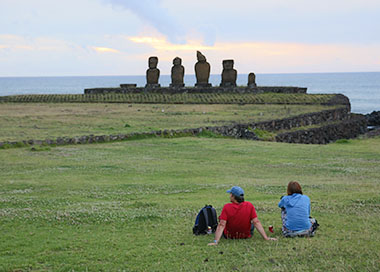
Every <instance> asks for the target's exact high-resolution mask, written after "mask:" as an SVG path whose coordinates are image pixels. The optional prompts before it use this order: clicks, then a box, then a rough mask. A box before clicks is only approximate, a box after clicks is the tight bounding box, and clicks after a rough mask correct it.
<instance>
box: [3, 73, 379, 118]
mask: <svg viewBox="0 0 380 272" xmlns="http://www.w3.org/2000/svg"><path fill="white" fill-rule="evenodd" d="M247 79H248V76H247V75H246V74H241V75H239V76H238V80H237V83H238V85H246V84H247ZM256 81H257V84H258V85H261V86H298V87H307V88H308V90H307V92H308V93H313V94H315V93H342V94H344V95H346V96H348V97H349V99H350V101H351V106H352V112H355V113H364V114H365V113H370V112H372V111H375V110H380V72H372V73H314V74H257V75H256ZM120 83H136V84H137V85H138V86H144V85H145V76H76V77H0V96H5V95H17V94H81V93H83V90H84V89H85V88H94V87H118V86H119V85H120ZM160 83H161V86H169V84H170V76H169V75H162V76H161V77H160ZM210 83H212V84H213V86H217V85H218V84H219V83H220V75H211V76H210ZM185 84H186V85H187V86H194V84H195V76H194V75H186V76H185Z"/></svg>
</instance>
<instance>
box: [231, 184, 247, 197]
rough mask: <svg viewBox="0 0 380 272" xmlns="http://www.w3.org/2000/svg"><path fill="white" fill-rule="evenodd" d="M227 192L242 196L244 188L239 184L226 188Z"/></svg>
mask: <svg viewBox="0 0 380 272" xmlns="http://www.w3.org/2000/svg"><path fill="white" fill-rule="evenodd" d="M227 193H231V194H233V195H234V196H244V190H243V189H242V188H241V187H239V186H234V187H232V188H231V189H229V190H227Z"/></svg>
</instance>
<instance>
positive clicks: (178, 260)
mask: <svg viewBox="0 0 380 272" xmlns="http://www.w3.org/2000/svg"><path fill="white" fill-rule="evenodd" d="M125 123H126V121H125V120H124V122H122V124H125ZM204 136H205V137H199V138H196V137H187V138H174V139H163V138H152V139H143V140H140V141H126V142H119V143H112V144H93V145H83V146H64V147H55V148H47V149H43V148H41V149H38V150H34V151H33V150H31V148H30V147H28V148H18V149H7V150H1V151H0V161H1V162H2V163H1V164H0V222H1V235H0V271H100V270H102V271H181V270H182V271H315V270H318V271H379V270H380V261H379V260H380V251H379V244H380V233H379V231H378V219H379V216H380V197H379V194H378V192H379V191H380V183H379V180H380V174H379V173H380V138H373V139H363V140H349V141H345V142H344V143H343V142H339V143H334V144H329V145H323V146H320V145H291V144H283V143H272V142H259V141H246V140H234V139H224V138H214V137H213V135H204ZM210 137H211V138H210ZM36 151H38V152H36ZM291 180H298V181H299V182H300V183H301V184H302V185H303V190H304V193H305V194H307V195H308V196H310V198H311V201H312V215H313V216H315V217H316V218H317V219H318V221H319V223H320V225H321V227H320V229H319V231H318V233H317V235H316V236H315V237H314V238H310V239H307V238H299V239H285V238H282V237H281V232H280V228H281V220H280V211H279V209H278V208H277V206H276V205H277V203H278V201H279V199H280V196H281V195H284V194H285V191H286V184H287V183H288V182H289V181H291ZM231 185H240V186H242V187H243V188H244V189H245V190H246V200H248V201H251V202H253V204H254V205H255V206H256V209H257V212H258V216H259V219H260V220H261V222H262V224H263V225H264V227H265V229H266V230H267V229H268V226H269V225H274V230H275V233H274V234H271V235H272V236H274V237H278V238H279V240H278V241H277V242H267V241H264V240H263V239H262V238H261V237H260V236H259V235H258V234H257V233H256V234H255V235H254V237H253V238H252V239H247V240H240V241H238V240H228V241H226V240H224V241H221V243H220V245H218V246H217V247H208V246H207V243H208V242H210V241H212V240H213V237H212V236H193V235H192V231H191V229H192V226H193V223H194V220H195V216H196V214H197V212H198V210H199V209H200V208H201V207H203V205H205V204H212V205H213V206H215V207H216V210H217V212H218V214H220V212H221V209H222V207H223V205H224V204H225V203H226V202H228V195H227V194H226V192H225V191H226V190H227V188H229V187H230V186H231Z"/></svg>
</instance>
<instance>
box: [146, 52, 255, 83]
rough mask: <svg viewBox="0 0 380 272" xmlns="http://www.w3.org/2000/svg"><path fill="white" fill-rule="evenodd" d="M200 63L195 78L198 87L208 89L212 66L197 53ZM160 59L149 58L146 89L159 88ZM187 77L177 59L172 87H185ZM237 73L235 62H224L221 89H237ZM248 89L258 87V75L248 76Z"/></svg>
mask: <svg viewBox="0 0 380 272" xmlns="http://www.w3.org/2000/svg"><path fill="white" fill-rule="evenodd" d="M197 59H198V62H197V63H196V64H195V77H196V79H197V83H196V84H195V86H196V87H200V88H208V87H211V86H212V85H211V84H210V83H209V78H210V68H211V67H210V64H209V63H208V62H207V60H206V57H205V56H204V55H203V54H202V53H201V52H199V51H197ZM157 65H158V58H157V57H150V58H149V69H148V70H147V71H146V81H147V84H146V86H145V87H146V88H159V87H160V84H159V83H158V80H159V78H160V70H159V69H158V68H157ZM184 76H185V67H183V65H182V59H181V58H179V57H176V58H175V59H174V60H173V67H172V70H171V79H172V83H171V84H170V87H172V88H181V87H184V86H185V84H184V81H183V78H184ZM236 79H237V71H236V70H235V69H234V61H233V60H223V72H222V82H221V83H220V86H221V87H236ZM248 87H252V88H254V87H256V75H255V74H254V73H250V74H249V75H248Z"/></svg>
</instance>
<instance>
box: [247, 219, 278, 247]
mask: <svg viewBox="0 0 380 272" xmlns="http://www.w3.org/2000/svg"><path fill="white" fill-rule="evenodd" d="M252 224H253V225H254V226H255V228H256V229H257V231H258V232H259V233H260V235H261V236H262V237H263V238H264V239H265V240H274V241H276V240H277V239H276V238H269V237H268V236H267V234H266V233H265V230H264V228H263V226H262V225H261V222H260V220H259V219H258V218H257V217H256V218H254V219H252Z"/></svg>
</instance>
